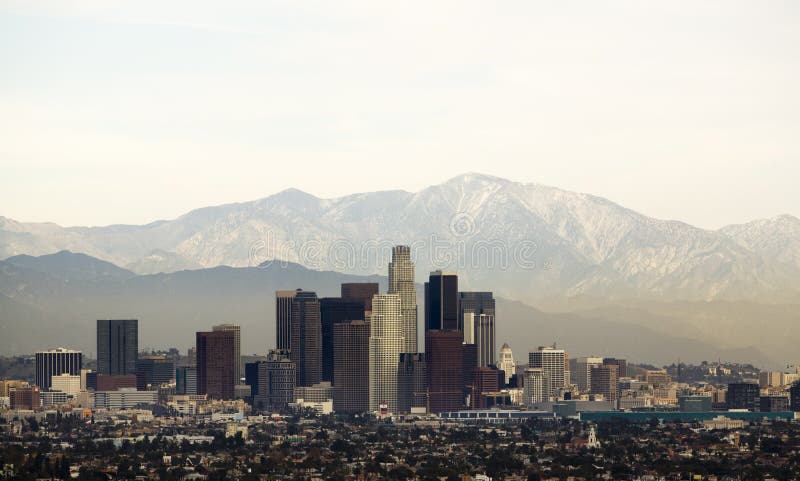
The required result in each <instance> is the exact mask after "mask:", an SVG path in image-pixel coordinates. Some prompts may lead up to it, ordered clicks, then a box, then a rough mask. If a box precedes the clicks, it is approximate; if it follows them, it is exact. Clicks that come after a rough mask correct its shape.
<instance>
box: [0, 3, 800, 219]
mask: <svg viewBox="0 0 800 481" xmlns="http://www.w3.org/2000/svg"><path fill="white" fill-rule="evenodd" d="M220 6H221V4H219V3H216V2H213V3H212V2H208V3H206V2H177V1H176V2H168V3H164V2H148V1H137V2H110V1H96V2H93V1H83V2H66V1H53V2H45V1H42V2H28V1H5V2H3V3H2V5H0V112H2V117H0V167H1V168H2V170H1V171H0V172H2V173H1V174H0V206H1V207H0V215H3V216H7V217H11V218H14V219H17V220H21V221H54V222H58V223H60V224H62V225H103V224H110V223H144V222H148V221H152V220H155V219H158V218H172V217H176V216H178V215H180V214H182V213H184V212H186V211H188V210H190V209H192V208H196V207H201V206H205V205H211V204H220V203H227V202H235V201H244V200H249V199H255V198H259V197H264V196H267V195H269V194H271V193H274V192H276V191H279V190H282V189H284V188H288V187H297V188H300V189H302V190H305V191H308V192H310V193H313V194H315V195H318V196H322V197H332V196H340V195H346V194H349V193H354V192H361V191H374V190H382V189H404V190H410V191H415V190H418V189H421V188H424V187H426V186H428V185H431V184H435V183H439V182H441V181H442V180H444V179H447V178H450V177H452V176H454V175H456V174H459V173H461V172H466V171H479V172H486V173H490V174H494V175H498V176H502V177H507V178H510V179H514V180H517V181H523V182H537V183H542V184H548V185H554V186H558V187H561V188H564V189H568V190H574V191H583V192H590V193H593V194H597V195H601V196H604V197H608V198H610V199H612V200H614V201H616V202H619V203H621V204H622V205H625V206H627V207H630V208H633V209H636V210H638V211H640V212H643V213H645V214H647V215H651V216H655V217H659V218H671V219H680V220H683V221H686V222H689V223H692V224H695V225H698V226H701V227H706V228H717V227H720V226H722V225H725V224H729V223H739V222H745V221H748V220H751V219H754V218H759V217H772V216H774V215H777V214H781V213H790V214H794V215H798V214H800V211H798V206H799V205H800V190H798V189H797V179H798V178H800V167H798V166H800V162H799V160H800V159H798V157H800V142H798V138H800V136H798V133H799V132H800V93H798V89H797V85H800V67H799V64H798V58H797V46H798V45H800V28H798V27H800V25H798V20H800V4H798V3H797V2H790V1H783V2H782V1H769V2H763V1H761V2H757V1H751V2H730V1H718V2H702V3H701V2H691V1H671V2H660V4H658V5H656V4H655V3H654V2H636V1H627V2H626V1H617V2H602V5H601V2H591V1H585V2H578V1H575V2H555V3H553V2H503V3H502V4H494V3H491V2H482V3H477V2H435V3H434V4H431V3H430V2H401V3H393V4H391V5H390V4H387V3H385V2H378V3H375V2H302V3H300V2H288V1H287V2H262V1H255V2H237V3H236V4H235V5H227V4H226V5H225V7H224V9H222V10H221V9H218V8H215V7H220Z"/></svg>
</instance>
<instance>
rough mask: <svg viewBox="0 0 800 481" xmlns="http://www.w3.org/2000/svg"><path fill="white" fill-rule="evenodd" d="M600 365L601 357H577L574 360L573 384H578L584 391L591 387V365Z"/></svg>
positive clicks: (601, 362) (601, 363)
mask: <svg viewBox="0 0 800 481" xmlns="http://www.w3.org/2000/svg"><path fill="white" fill-rule="evenodd" d="M602 365H603V358H602V357H579V358H578V359H576V360H575V376H574V377H573V379H572V380H573V381H575V385H577V386H578V389H580V390H581V392H583V393H586V392H589V389H591V386H592V378H591V375H592V367H594V366H602Z"/></svg>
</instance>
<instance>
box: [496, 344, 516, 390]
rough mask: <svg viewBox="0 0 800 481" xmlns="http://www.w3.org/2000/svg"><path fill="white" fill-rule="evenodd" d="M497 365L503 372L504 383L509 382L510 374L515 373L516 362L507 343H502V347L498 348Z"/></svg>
mask: <svg viewBox="0 0 800 481" xmlns="http://www.w3.org/2000/svg"><path fill="white" fill-rule="evenodd" d="M497 367H498V369H500V370H501V371H503V372H504V378H505V384H508V383H509V382H511V376H513V375H514V374H515V372H516V370H517V364H516V363H515V362H514V353H513V352H511V347H510V346H509V345H508V343H503V347H502V348H500V360H499V361H498V363H497Z"/></svg>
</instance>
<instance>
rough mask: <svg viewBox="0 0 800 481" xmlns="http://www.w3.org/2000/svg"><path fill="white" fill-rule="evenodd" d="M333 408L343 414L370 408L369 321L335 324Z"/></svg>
mask: <svg viewBox="0 0 800 481" xmlns="http://www.w3.org/2000/svg"><path fill="white" fill-rule="evenodd" d="M333 338H334V346H335V347H334V352H333V378H334V379H335V382H334V387H333V409H334V411H336V412H342V413H361V412H365V411H368V410H369V393H370V389H369V387H370V383H369V372H370V371H369V367H370V364H369V359H370V357H369V355H370V323H369V322H366V321H350V322H340V323H337V324H334V325H333Z"/></svg>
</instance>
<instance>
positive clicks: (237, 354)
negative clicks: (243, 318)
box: [211, 324, 242, 384]
mask: <svg viewBox="0 0 800 481" xmlns="http://www.w3.org/2000/svg"><path fill="white" fill-rule="evenodd" d="M211 330H212V331H230V332H232V333H233V357H234V359H235V360H236V371H235V372H234V373H233V377H234V379H235V380H236V382H235V383H236V384H240V383H241V382H242V328H241V327H240V326H239V325H238V324H218V325H216V326H213V327H212V328H211Z"/></svg>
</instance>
